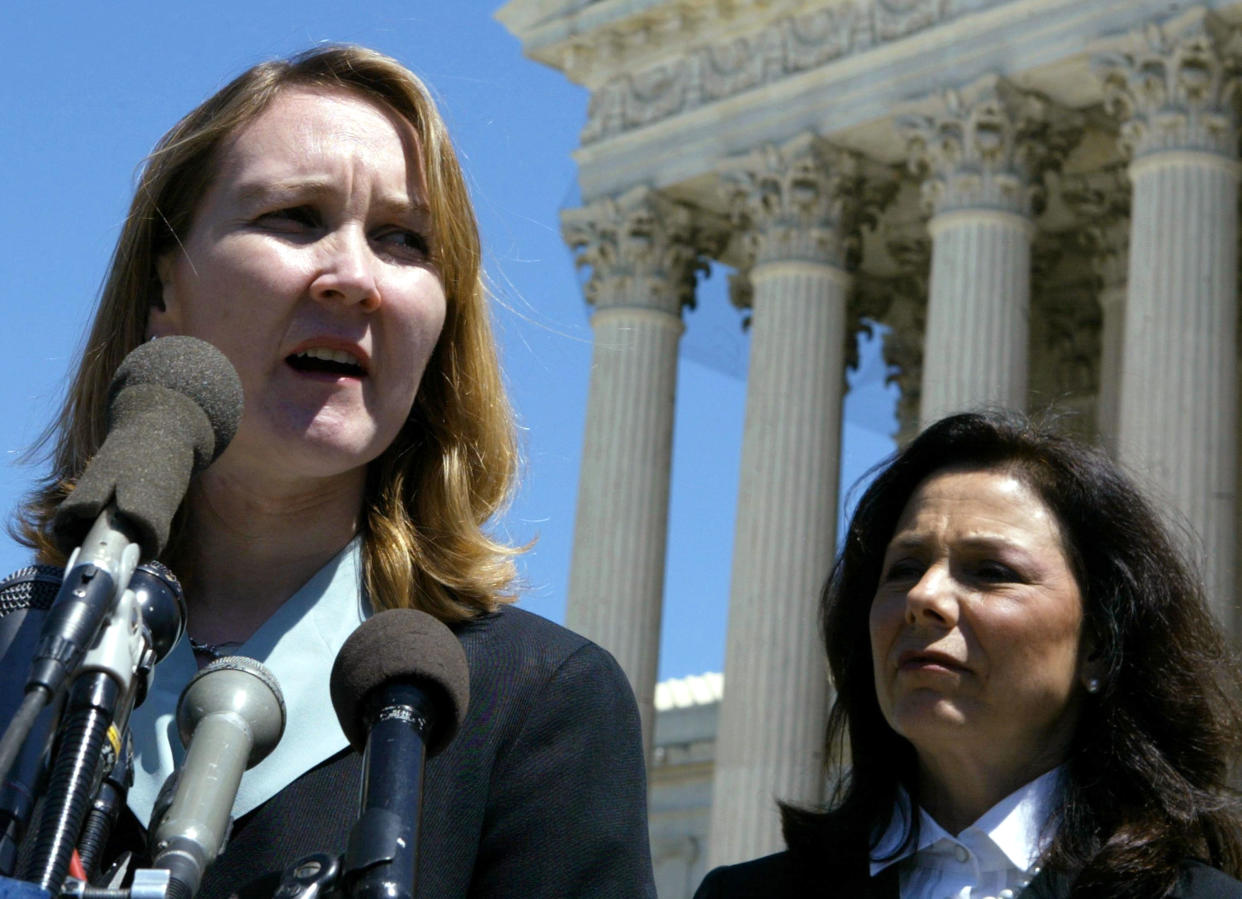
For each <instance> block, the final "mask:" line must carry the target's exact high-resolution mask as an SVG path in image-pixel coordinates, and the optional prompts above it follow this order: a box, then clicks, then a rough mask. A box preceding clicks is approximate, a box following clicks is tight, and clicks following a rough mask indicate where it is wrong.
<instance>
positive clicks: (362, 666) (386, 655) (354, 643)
mask: <svg viewBox="0 0 1242 899" xmlns="http://www.w3.org/2000/svg"><path fill="white" fill-rule="evenodd" d="M393 683H414V684H417V685H419V686H421V687H423V688H424V689H425V690H427V692H428V693H430V694H433V695H435V696H436V697H437V712H438V714H437V719H439V720H437V721H436V722H435V725H434V727H433V730H432V733H431V734H430V737H429V739H428V741H427V754H428V755H429V756H430V755H434V754H435V753H436V752H437V751H439V750H440V749H442V748H444V747H445V746H446V745H448V743H449V741H451V740H452V739H453V735H454V734H456V733H457V728H458V727H459V726H460V725H461V722H462V719H463V718H464V717H465V715H466V708H467V706H468V705H469V702H470V669H469V666H468V665H467V664H466V654H465V652H464V651H463V650H462V648H461V643H460V642H458V640H457V638H456V637H455V636H453V632H452V631H450V630H449V629H448V628H447V627H446V626H445V625H444V624H443V622H441V621H439V620H438V619H436V618H433V617H432V616H430V615H428V614H427V613H426V612H419V611H416V610H414V609H388V610H387V611H384V612H380V613H379V614H377V615H373V616H371V617H370V618H368V619H367V620H366V621H365V622H363V624H362V626H361V627H359V628H358V629H357V630H356V631H354V632H353V633H352V634H350V636H349V639H348V640H346V641H345V645H344V646H342V647H341V650H340V652H338V653H337V656H336V661H335V662H334V663H333V665H332V677H331V680H330V682H329V690H330V692H331V694H332V706H333V708H335V709H336V716H337V718H338V719H339V720H340V722H341V730H343V731H345V736H346V737H347V738H348V739H349V742H350V743H351V744H352V745H353V747H354V748H355V749H357V750H358V751H359V752H362V751H363V750H364V748H365V747H366V742H367V733H368V731H369V729H370V724H369V723H368V722H367V721H366V715H365V713H364V705H365V703H364V701H365V700H366V698H367V696H368V695H369V694H371V693H372V692H373V691H375V690H376V689H378V688H380V687H382V686H385V685H387V684H393Z"/></svg>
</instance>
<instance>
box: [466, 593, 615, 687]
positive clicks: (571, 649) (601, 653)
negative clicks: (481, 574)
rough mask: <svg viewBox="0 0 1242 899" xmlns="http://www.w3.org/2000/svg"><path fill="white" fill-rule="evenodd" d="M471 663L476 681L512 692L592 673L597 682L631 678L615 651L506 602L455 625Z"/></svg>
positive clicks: (590, 675) (570, 679)
mask: <svg viewBox="0 0 1242 899" xmlns="http://www.w3.org/2000/svg"><path fill="white" fill-rule="evenodd" d="M453 630H454V632H455V633H456V634H457V639H458V640H460V641H461V645H462V648H463V649H464V650H465V652H466V659H467V660H468V661H469V663H470V680H471V686H472V687H474V686H475V685H479V686H485V687H491V686H492V685H497V686H500V685H503V687H504V688H505V690H506V692H509V691H512V690H521V689H524V688H539V687H542V686H545V685H546V684H547V683H548V681H550V680H557V681H571V682H572V681H576V680H578V679H581V678H588V679H591V680H596V681H597V686H604V685H608V684H609V682H612V683H613V685H615V686H616V687H617V688H618V689H624V690H626V691H628V690H629V683H628V681H627V680H626V678H625V675H624V674H623V673H622V671H621V668H620V666H619V665H618V664H617V662H616V660H615V659H614V658H613V657H612V655H611V654H610V653H609V652H607V651H606V650H604V649H603V648H601V647H600V646H598V645H596V644H595V643H592V642H591V641H590V640H588V639H587V638H586V637H583V636H581V635H580V634H576V633H574V632H573V631H571V630H569V629H568V628H564V627H561V626H560V625H559V624H555V623H553V622H551V621H549V620H548V619H546V618H543V617H541V616H539V615H535V614H534V613H532V612H527V611H526V610H525V609H519V608H516V607H514V606H502V607H501V608H500V609H498V610H497V611H495V612H491V613H489V614H486V615H481V616H479V617H478V618H474V619H471V620H470V621H466V622H462V623H460V624H457V625H454V626H453Z"/></svg>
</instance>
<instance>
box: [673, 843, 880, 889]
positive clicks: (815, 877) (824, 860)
mask: <svg viewBox="0 0 1242 899" xmlns="http://www.w3.org/2000/svg"><path fill="white" fill-rule="evenodd" d="M866 858H867V857H866V855H865V853H864V854H859V853H857V852H851V851H845V852H836V853H825V854H824V855H823V856H822V857H821V858H818V859H817V858H812V857H811V856H809V855H807V854H805V853H800V852H799V853H795V852H791V851H789V850H785V851H784V852H778V853H776V854H775V855H768V856H764V857H763V858H757V859H754V860H753V861H748V862H742V863H741V864H737V865H727V866H725V867H721V868H716V869H714V870H712V871H710V872H709V873H708V875H707V876H706V877H705V878H703V883H702V884H701V885H700V886H699V889H698V892H697V893H695V894H694V896H695V899H759V897H765V899H776V897H781V899H783V897H793V896H799V897H800V896H849V897H852V899H858V897H870V896H888V895H890V893H891V895H893V896H896V895H897V893H896V890H895V887H894V888H893V889H892V890H890V889H889V886H890V885H889V883H888V880H887V879H885V878H880V879H879V880H878V881H872V880H871V878H870V876H869V875H870V870H869V868H868V867H867V865H866Z"/></svg>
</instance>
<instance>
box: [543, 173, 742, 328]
mask: <svg viewBox="0 0 1242 899" xmlns="http://www.w3.org/2000/svg"><path fill="white" fill-rule="evenodd" d="M561 234H562V236H563V238H564V240H565V242H566V243H567V244H569V246H570V248H571V249H573V251H574V254H575V262H576V263H577V265H578V266H579V267H580V268H581V267H589V268H590V269H591V276H590V278H589V280H588V281H587V285H586V288H585V291H584V292H585V294H586V299H587V302H588V303H590V304H592V305H593V306H595V308H596V309H605V308H610V307H621V306H625V307H637V308H644V309H651V310H654V311H659V312H666V313H668V314H669V315H674V316H680V314H681V307H682V306H693V305H694V286H695V277H696V275H697V274H698V273H699V272H701V271H705V270H706V268H707V257H708V256H710V255H714V254H716V253H718V252H719V251H720V249H721V248H722V246H723V243H724V237H725V234H724V231H723V229H722V228H720V227H718V226H716V225H715V223H708V222H706V221H705V220H704V218H703V215H702V214H701V213H699V212H697V211H695V210H693V209H692V208H691V207H689V206H687V205H685V204H683V203H678V202H675V201H673V200H670V199H668V198H667V197H665V196H663V195H662V194H660V193H657V192H656V191H653V190H651V189H649V188H646V187H637V188H634V189H632V190H630V191H627V192H626V193H624V194H622V195H621V196H619V197H605V198H603V199H600V200H597V201H595V202H593V203H591V204H589V205H587V206H583V207H579V208H577V209H567V210H565V211H564V212H562V213H561Z"/></svg>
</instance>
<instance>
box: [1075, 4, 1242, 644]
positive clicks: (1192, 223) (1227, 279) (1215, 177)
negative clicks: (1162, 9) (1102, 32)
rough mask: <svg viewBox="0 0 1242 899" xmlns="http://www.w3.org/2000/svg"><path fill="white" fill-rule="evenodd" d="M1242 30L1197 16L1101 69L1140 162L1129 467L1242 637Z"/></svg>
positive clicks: (1122, 451) (1134, 203)
mask: <svg viewBox="0 0 1242 899" xmlns="http://www.w3.org/2000/svg"><path fill="white" fill-rule="evenodd" d="M1237 38H1238V32H1237V30H1236V29H1232V28H1227V27H1226V26H1224V24H1223V23H1221V22H1220V21H1219V20H1218V19H1216V17H1215V16H1213V15H1212V14H1210V13H1206V12H1204V11H1202V10H1191V11H1189V12H1188V13H1186V14H1184V15H1182V16H1179V17H1178V18H1177V19H1175V20H1172V21H1170V22H1168V23H1165V25H1164V26H1163V27H1162V28H1152V29H1149V30H1148V31H1147V32H1145V33H1144V34H1143V35H1136V36H1135V50H1134V52H1132V53H1119V54H1114V55H1112V56H1109V57H1105V58H1102V59H1100V60H1098V61H1097V65H1098V70H1099V71H1100V72H1101V74H1102V76H1103V78H1104V84H1105V95H1106V99H1107V105H1108V108H1109V109H1110V110H1111V111H1113V112H1114V113H1116V114H1117V115H1118V116H1119V118H1120V119H1121V145H1122V149H1123V150H1124V151H1125V152H1126V153H1127V154H1128V155H1129V156H1130V157H1131V159H1132V162H1131V163H1130V169H1129V174H1130V181H1131V183H1132V185H1133V193H1132V200H1131V226H1130V227H1131V230H1130V254H1129V271H1128V277H1127V282H1128V295H1127V300H1126V309H1125V326H1124V336H1123V338H1122V351H1121V354H1122V359H1121V379H1120V415H1119V421H1118V438H1117V451H1118V458H1119V459H1120V461H1121V462H1122V463H1123V464H1124V465H1125V466H1126V467H1127V468H1128V469H1129V470H1130V471H1132V472H1133V473H1135V474H1136V475H1137V476H1138V477H1139V478H1140V479H1142V480H1144V481H1145V482H1146V486H1147V487H1148V489H1149V491H1150V492H1151V493H1152V494H1153V498H1154V499H1155V501H1156V503H1157V505H1158V506H1161V507H1166V508H1169V509H1170V510H1171V517H1172V518H1173V525H1174V530H1175V532H1177V533H1185V532H1186V531H1187V530H1189V533H1188V534H1185V538H1186V541H1187V543H1188V546H1187V547H1186V548H1187V549H1188V550H1189V551H1190V553H1191V557H1192V559H1193V560H1194V561H1195V562H1196V563H1198V564H1199V565H1200V567H1201V570H1202V572H1203V576H1204V581H1205V585H1206V588H1207V591H1208V596H1209V599H1210V600H1211V602H1212V603H1213V606H1214V609H1215V611H1216V613H1217V615H1218V617H1219V618H1220V620H1221V622H1222V624H1224V625H1225V626H1226V627H1230V628H1232V627H1235V626H1236V624H1235V616H1234V611H1233V606H1234V604H1233V600H1232V597H1233V586H1234V571H1233V569H1234V560H1235V558H1236V550H1237V538H1236V536H1235V535H1236V518H1235V516H1236V482H1237V464H1238V461H1237V420H1238V419H1237V401H1238V384H1237V239H1238V213H1237V202H1238V175H1239V163H1238V160H1237V145H1238V123H1237V114H1236V111H1235V107H1234V103H1233V99H1232V98H1233V95H1234V94H1235V93H1236V91H1237V89H1238V86H1239V85H1238V79H1237V78H1236V77H1235V75H1234V73H1236V72H1237V71H1238V65H1239V62H1242V60H1240V59H1238V58H1236V57H1234V56H1232V55H1231V54H1230V52H1229V51H1227V50H1226V49H1224V48H1226V47H1227V46H1230V45H1235V44H1236V42H1237Z"/></svg>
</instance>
